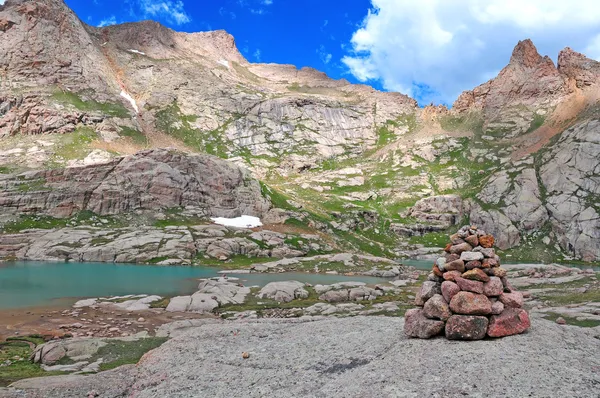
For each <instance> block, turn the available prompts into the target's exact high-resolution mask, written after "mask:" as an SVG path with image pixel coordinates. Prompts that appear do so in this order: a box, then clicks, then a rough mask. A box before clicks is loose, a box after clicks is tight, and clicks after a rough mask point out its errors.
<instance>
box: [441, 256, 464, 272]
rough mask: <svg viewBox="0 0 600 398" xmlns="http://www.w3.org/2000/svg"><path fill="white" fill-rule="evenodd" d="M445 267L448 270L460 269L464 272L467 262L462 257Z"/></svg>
mask: <svg viewBox="0 0 600 398" xmlns="http://www.w3.org/2000/svg"><path fill="white" fill-rule="evenodd" d="M445 268H446V271H458V272H461V273H462V272H464V271H465V262H464V261H463V260H460V259H459V260H453V261H450V262H448V263H446V265H445Z"/></svg>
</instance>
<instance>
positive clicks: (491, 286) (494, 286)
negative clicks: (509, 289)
mask: <svg viewBox="0 0 600 398" xmlns="http://www.w3.org/2000/svg"><path fill="white" fill-rule="evenodd" d="M489 279H490V280H489V281H488V282H485V283H484V284H483V294H485V295H486V296H488V297H494V296H500V295H501V294H502V293H503V292H504V285H503V284H502V281H501V280H500V278H498V277H496V276H492V277H491V278H489Z"/></svg>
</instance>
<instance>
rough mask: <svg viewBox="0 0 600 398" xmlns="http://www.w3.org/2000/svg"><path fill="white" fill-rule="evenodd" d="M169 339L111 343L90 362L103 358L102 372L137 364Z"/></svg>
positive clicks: (154, 338)
mask: <svg viewBox="0 0 600 398" xmlns="http://www.w3.org/2000/svg"><path fill="white" fill-rule="evenodd" d="M165 341H167V338H163V337H149V338H145V339H140V340H137V341H111V342H109V343H108V344H107V345H105V346H104V347H101V348H100V349H99V350H98V352H97V353H96V354H95V355H94V357H93V358H91V359H90V362H94V361H95V360H97V359H99V358H102V359H103V360H104V362H103V363H102V364H101V365H100V370H101V371H104V370H110V369H114V368H116V367H118V366H122V365H126V364H134V363H137V362H138V361H139V360H140V358H141V357H142V356H143V355H144V354H145V353H147V352H148V351H150V350H153V349H155V348H157V347H160V346H161V345H162V344H163V343H164V342H165Z"/></svg>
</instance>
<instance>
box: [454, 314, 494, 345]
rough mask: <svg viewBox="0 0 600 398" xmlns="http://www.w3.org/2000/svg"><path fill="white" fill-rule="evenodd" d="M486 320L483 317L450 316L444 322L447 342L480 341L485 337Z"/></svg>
mask: <svg viewBox="0 0 600 398" xmlns="http://www.w3.org/2000/svg"><path fill="white" fill-rule="evenodd" d="M487 328H488V319H487V318H486V317H485V316H469V315H452V316H451V317H450V318H449V319H448V321H447V322H446V328H445V329H446V338H447V339H448V340H481V339H483V338H484V337H485V334H486V332H487Z"/></svg>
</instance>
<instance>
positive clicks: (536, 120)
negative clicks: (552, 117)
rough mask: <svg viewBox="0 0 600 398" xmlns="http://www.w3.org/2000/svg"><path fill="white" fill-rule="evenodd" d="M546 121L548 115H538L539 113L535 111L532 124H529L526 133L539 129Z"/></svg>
mask: <svg viewBox="0 0 600 398" xmlns="http://www.w3.org/2000/svg"><path fill="white" fill-rule="evenodd" d="M545 121H546V117H545V116H543V115H538V114H537V113H535V114H534V115H533V120H532V121H531V125H530V126H529V129H527V131H526V133H531V132H533V131H535V130H537V129H539V128H540V127H541V126H542V124H544V122H545Z"/></svg>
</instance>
